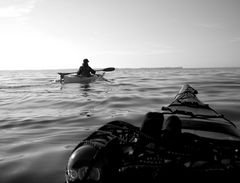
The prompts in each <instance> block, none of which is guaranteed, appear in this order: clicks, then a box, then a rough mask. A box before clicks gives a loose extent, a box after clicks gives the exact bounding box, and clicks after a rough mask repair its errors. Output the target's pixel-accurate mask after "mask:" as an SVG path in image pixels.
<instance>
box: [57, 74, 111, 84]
mask: <svg viewBox="0 0 240 183" xmlns="http://www.w3.org/2000/svg"><path fill="white" fill-rule="evenodd" d="M103 76H104V74H95V75H93V76H91V77H84V76H78V75H65V76H63V78H62V79H61V81H62V82H64V83H93V82H95V81H107V79H105V78H104V77H103Z"/></svg>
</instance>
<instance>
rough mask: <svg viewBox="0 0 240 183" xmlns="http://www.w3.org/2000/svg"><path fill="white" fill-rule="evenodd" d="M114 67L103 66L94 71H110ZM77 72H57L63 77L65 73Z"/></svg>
mask: <svg viewBox="0 0 240 183" xmlns="http://www.w3.org/2000/svg"><path fill="white" fill-rule="evenodd" d="M114 70H115V68H114V67H108V68H105V69H98V70H95V71H104V72H110V71H114ZM75 73H77V72H58V74H59V75H60V76H61V77H64V76H65V75H69V74H75Z"/></svg>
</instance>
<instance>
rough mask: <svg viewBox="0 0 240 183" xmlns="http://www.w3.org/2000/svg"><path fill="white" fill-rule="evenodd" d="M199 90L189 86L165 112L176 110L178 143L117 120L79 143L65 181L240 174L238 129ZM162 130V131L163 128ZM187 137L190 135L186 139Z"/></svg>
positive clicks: (166, 113)
mask: <svg viewBox="0 0 240 183" xmlns="http://www.w3.org/2000/svg"><path fill="white" fill-rule="evenodd" d="M196 94H197V91H196V90H195V89H193V88H192V87H190V86H189V85H185V86H184V87H183V88H182V89H181V90H180V92H179V93H178V94H177V96H176V97H175V99H174V101H173V102H172V103H171V104H170V105H169V106H167V107H163V110H162V111H161V113H162V114H163V115H164V119H165V121H166V119H167V117H168V116H173V115H174V116H178V118H179V119H181V122H182V136H181V138H180V139H175V141H174V144H175V146H171V145H169V144H166V142H168V141H164V139H154V138H152V137H151V136H148V135H147V134H145V133H143V132H142V131H141V130H140V128H139V127H137V126H134V125H131V124H129V123H127V122H124V121H112V122H109V123H107V124H105V125H103V126H102V127H100V128H99V129H98V130H96V131H95V132H93V133H92V134H91V135H90V136H88V137H86V138H85V139H83V140H82V141H81V142H80V143H79V144H78V145H77V146H76V147H75V149H74V150H73V152H72V153H71V155H70V157H69V160H68V163H67V168H66V182H67V183H70V182H88V181H90V182H102V183H105V182H119V183H120V182H124V181H125V182H126V181H135V182H161V181H163V180H168V181H169V180H175V178H177V179H178V180H180V179H181V178H183V179H182V180H184V181H186V180H187V179H186V178H190V177H192V178H194V179H192V180H193V181H195V180H199V179H204V180H209V179H208V178H209V177H211V178H214V180H221V178H225V177H228V178H233V177H235V178H237V177H238V174H239V172H240V152H239V151H240V132H239V129H238V128H237V127H236V125H235V124H234V123H232V122H231V121H229V120H228V119H226V118H225V117H224V116H223V115H221V114H219V113H218V112H216V111H215V110H213V109H212V108H211V107H209V105H206V104H204V103H203V102H201V101H200V100H199V99H198V98H197V97H196ZM159 133H160V134H161V133H163V130H162V129H159ZM163 134H164V133H163ZM163 137H164V136H163ZM182 139H185V140H184V141H183V142H181V141H180V140H182ZM176 142H177V143H176ZM178 142H179V143H178ZM205 178H207V179H205Z"/></svg>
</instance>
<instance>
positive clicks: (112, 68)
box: [102, 67, 115, 72]
mask: <svg viewBox="0 0 240 183" xmlns="http://www.w3.org/2000/svg"><path fill="white" fill-rule="evenodd" d="M114 70H115V68H114V67H108V68H105V69H103V70H102V71H105V72H109V71H114Z"/></svg>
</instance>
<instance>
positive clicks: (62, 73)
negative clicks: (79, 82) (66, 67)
mask: <svg viewBox="0 0 240 183" xmlns="http://www.w3.org/2000/svg"><path fill="white" fill-rule="evenodd" d="M74 73H76V72H58V74H59V75H60V76H65V75H69V74H74Z"/></svg>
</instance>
